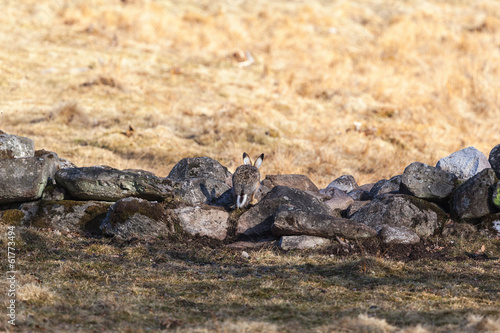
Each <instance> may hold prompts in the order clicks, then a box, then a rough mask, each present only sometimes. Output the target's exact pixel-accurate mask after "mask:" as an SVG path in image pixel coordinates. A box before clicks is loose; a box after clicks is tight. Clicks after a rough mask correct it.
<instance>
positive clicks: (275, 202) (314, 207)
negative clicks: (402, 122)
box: [237, 186, 333, 238]
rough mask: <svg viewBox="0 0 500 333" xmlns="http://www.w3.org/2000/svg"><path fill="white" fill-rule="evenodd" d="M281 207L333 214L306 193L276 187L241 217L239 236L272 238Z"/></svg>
mask: <svg viewBox="0 0 500 333" xmlns="http://www.w3.org/2000/svg"><path fill="white" fill-rule="evenodd" d="M281 205H291V206H294V207H297V208H298V209H300V210H303V211H305V212H310V213H315V214H324V215H328V214H332V213H333V212H332V211H331V209H330V208H329V207H328V205H326V204H324V203H323V202H321V201H320V200H318V199H317V198H315V197H314V196H313V195H311V194H309V193H307V192H305V191H302V190H299V189H296V188H291V187H286V186H275V187H274V188H273V189H272V190H271V191H270V192H269V193H268V194H267V195H266V196H265V197H264V198H262V199H261V201H260V202H259V203H258V204H257V205H255V206H254V207H252V208H250V209H249V210H247V211H246V212H245V213H243V214H242V215H241V216H240V218H239V219H238V225H237V234H238V235H240V236H241V237H243V238H263V237H272V234H271V225H272V224H273V222H274V214H275V213H276V211H277V210H278V208H279V207H280V206H281Z"/></svg>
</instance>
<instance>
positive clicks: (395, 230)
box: [378, 225, 420, 245]
mask: <svg viewBox="0 0 500 333" xmlns="http://www.w3.org/2000/svg"><path fill="white" fill-rule="evenodd" d="M378 236H379V237H380V239H381V240H382V243H384V244H386V245H392V244H417V243H419V242H420V237H418V235H417V233H416V232H415V231H413V230H411V229H410V228H407V227H391V226H388V225H386V226H383V227H382V229H381V230H380V232H379V235H378Z"/></svg>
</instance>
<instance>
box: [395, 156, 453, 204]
mask: <svg viewBox="0 0 500 333" xmlns="http://www.w3.org/2000/svg"><path fill="white" fill-rule="evenodd" d="M456 182H457V176H455V175H454V174H451V173H448V172H446V171H444V170H441V169H438V168H435V167H432V166H430V165H427V164H424V163H420V162H415V163H412V164H410V165H409V166H407V167H406V169H405V171H404V173H403V179H402V180H401V189H400V192H401V193H405V194H411V195H413V196H415V197H417V198H421V199H426V200H431V201H443V200H445V199H447V198H448V197H449V196H450V195H451V193H452V192H453V190H454V189H455V184H456Z"/></svg>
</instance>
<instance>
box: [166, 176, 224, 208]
mask: <svg viewBox="0 0 500 333" xmlns="http://www.w3.org/2000/svg"><path fill="white" fill-rule="evenodd" d="M230 189H231V187H230V186H228V185H227V184H226V183H224V182H222V181H220V180H217V179H214V178H188V179H186V180H184V181H182V183H180V184H179V186H177V188H176V190H175V195H177V196H178V197H180V198H181V199H182V200H183V201H184V202H186V203H188V204H190V205H197V204H202V203H206V204H213V203H215V204H217V205H219V203H218V202H217V201H218V199H219V198H220V197H221V196H222V195H223V194H224V193H226V192H227V191H229V190H230ZM226 199H229V198H226ZM222 205H223V204H222Z"/></svg>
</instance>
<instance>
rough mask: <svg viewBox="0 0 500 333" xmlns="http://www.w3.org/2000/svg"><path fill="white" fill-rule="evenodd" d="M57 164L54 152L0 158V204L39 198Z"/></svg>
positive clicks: (52, 175)
mask: <svg viewBox="0 0 500 333" xmlns="http://www.w3.org/2000/svg"><path fill="white" fill-rule="evenodd" d="M58 165H59V158H58V156H57V154H55V153H49V154H45V155H41V156H34V157H23V158H16V159H0V170H2V172H0V184H2V186H0V204H5V203H10V202H23V201H31V200H38V199H40V198H41V196H42V193H43V190H44V189H45V186H46V185H47V182H48V181H49V180H50V179H51V178H52V177H54V174H55V172H56V171H57V168H58Z"/></svg>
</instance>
